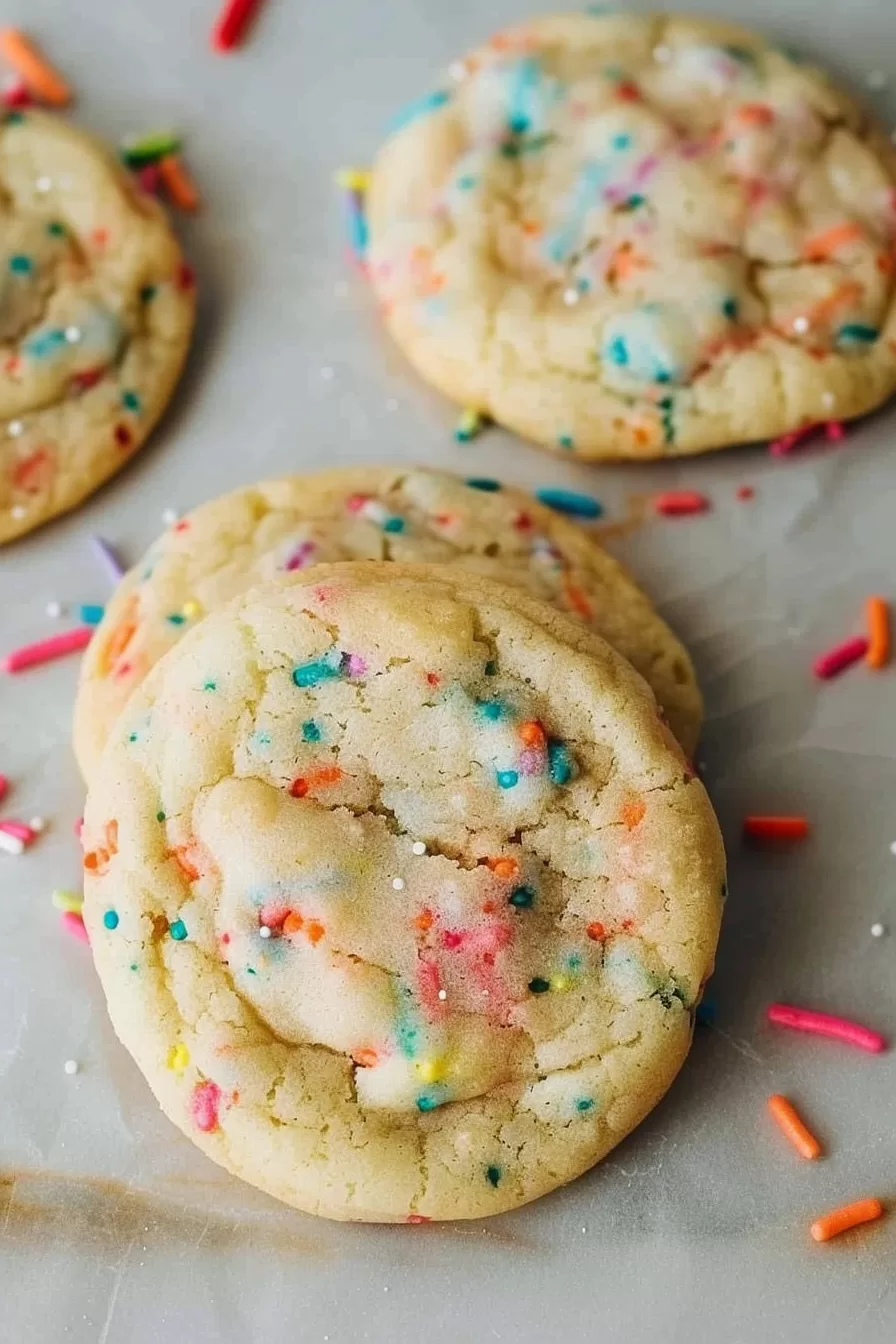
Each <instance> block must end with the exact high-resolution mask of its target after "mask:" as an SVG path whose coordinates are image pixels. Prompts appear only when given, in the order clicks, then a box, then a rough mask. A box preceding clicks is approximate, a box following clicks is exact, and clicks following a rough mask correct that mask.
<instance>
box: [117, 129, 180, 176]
mask: <svg viewBox="0 0 896 1344" xmlns="http://www.w3.org/2000/svg"><path fill="white" fill-rule="evenodd" d="M180 147H181V141H180V136H178V135H175V134H174V132H173V131H151V132H150V133H149V134H148V135H141V136H133V137H131V138H130V139H128V140H125V141H123V142H122V146H121V157H122V159H123V160H124V162H125V163H126V164H127V166H128V167H129V168H144V167H145V166H146V165H147V164H148V163H155V162H156V161H157V160H158V159H162V158H164V157H165V155H166V154H176V153H177V152H178V150H179V149H180Z"/></svg>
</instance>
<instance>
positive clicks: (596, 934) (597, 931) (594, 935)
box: [585, 919, 607, 943]
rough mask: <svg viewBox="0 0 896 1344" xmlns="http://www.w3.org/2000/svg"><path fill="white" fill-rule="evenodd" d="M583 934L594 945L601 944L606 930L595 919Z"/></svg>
mask: <svg viewBox="0 0 896 1344" xmlns="http://www.w3.org/2000/svg"><path fill="white" fill-rule="evenodd" d="M585 932H586V933H587V935H588V937H589V938H591V939H592V940H593V941H594V942H595V943H602V942H603V940H604V939H605V938H606V936H607V930H606V928H605V927H604V925H603V924H601V922H600V920H597V919H596V920H594V921H593V923H591V924H589V925H588V927H587V929H586V930H585Z"/></svg>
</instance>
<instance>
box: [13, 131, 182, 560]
mask: <svg viewBox="0 0 896 1344" xmlns="http://www.w3.org/2000/svg"><path fill="white" fill-rule="evenodd" d="M194 309H195V293H194V285H193V278H192V273H191V272H190V270H189V268H188V267H187V266H186V265H185V264H184V262H183V258H182V256H181V252H180V249H179V247H178V245H177V243H176V241H175V239H174V236H173V234H172V233H171V230H170V228H169V226H168V224H167V222H166V220H165V217H164V214H163V212H162V210H161V207H160V206H159V205H158V204H157V203H156V201H154V200H153V199H152V198H151V197H150V196H147V195H145V194H144V193H142V192H141V191H139V189H138V188H137V186H136V184H135V183H134V182H133V181H132V180H131V179H130V177H129V176H128V175H127V174H126V173H125V172H124V170H123V169H122V168H121V167H120V165H118V164H117V163H116V162H115V161H114V159H113V158H112V157H111V155H110V154H109V153H108V152H107V151H106V150H105V149H104V148H103V147H102V146H101V145H100V144H99V143H98V142H97V141H95V140H93V139H92V138H91V137H90V136H88V135H85V134H84V133H83V132H82V131H79V130H76V129H75V128H74V127H72V126H69V125H67V124H66V123H65V122H63V121H59V120H57V119H56V118H54V117H52V116H49V115H47V114H45V113H41V112H36V111H31V110H28V111H26V112H10V113H7V114H6V116H5V117H4V118H3V121H2V125H0V542H3V541H8V540H10V539H11V538H13V537H16V536H19V535H20V534H22V533H24V532H28V531H30V529H31V528H33V527H37V526H38V524H40V523H43V522H45V521H46V520H47V519H48V518H52V517H54V516H55V515H56V514H59V513H64V512H65V511H66V510H67V509H71V508H74V506H75V505H76V504H78V503H80V501H81V500H82V499H83V498H84V497H85V496H86V495H88V494H90V493H91V491H93V490H95V489H96V488H97V486H99V485H100V484H102V482H103V481H105V480H106V479H107V478H108V477H109V476H111V475H113V474H114V473H115V472H116V471H118V470H119V469H120V468H121V467H123V466H124V465H125V463H127V462H128V461H129V460H130V458H131V456H132V455H133V453H134V452H135V451H136V450H137V449H138V448H139V447H140V446H141V444H142V443H143V441H144V440H145V438H146V437H147V435H148V434H149V432H150V430H151V429H152V428H153V426H154V425H155V423H156V421H157V420H158V419H159V416H160V415H161V414H162V412H163V410H164V409H165V406H166V405H167V403H168V400H169V398H170V396H171V394H172V392H173V390H174V386H175V383H176V382H177V378H178V375H179V373H180V370H181V366H182V365H183V362H184V359H185V357H186V353H187V346H188V344H189V339H190V333H191V331H192V329H193V318H194Z"/></svg>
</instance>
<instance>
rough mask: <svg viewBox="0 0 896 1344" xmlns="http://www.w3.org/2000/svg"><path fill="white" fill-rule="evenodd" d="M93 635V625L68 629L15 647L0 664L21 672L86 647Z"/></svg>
mask: <svg viewBox="0 0 896 1344" xmlns="http://www.w3.org/2000/svg"><path fill="white" fill-rule="evenodd" d="M92 635H93V627H92V626H90V625H79V626H76V628H75V629H74V630H66V631H65V633H64V634H62V635H53V636H52V638H51V639H40V640H38V642H37V643H36V644H25V645H24V646H23V647H22V648H21V649H13V651H12V653H8V654H7V655H6V657H5V658H4V659H3V662H2V664H0V666H2V668H3V670H4V672H21V671H22V670H23V669H24V668H26V667H36V666H37V665H38V664H39V663H48V662H50V661H51V659H53V658H61V657H62V656H63V654H66V653H76V652H77V651H78V650H79V649H85V648H86V647H87V645H88V644H89V643H90V640H91V637H92Z"/></svg>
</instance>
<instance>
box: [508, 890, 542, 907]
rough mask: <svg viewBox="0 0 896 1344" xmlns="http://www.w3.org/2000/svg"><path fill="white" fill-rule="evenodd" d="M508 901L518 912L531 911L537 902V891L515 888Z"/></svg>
mask: <svg viewBox="0 0 896 1344" xmlns="http://www.w3.org/2000/svg"><path fill="white" fill-rule="evenodd" d="M507 900H508V903H509V904H510V905H512V906H515V907H516V909H517V910H530V909H531V908H532V905H533V903H534V901H535V891H534V890H533V888H532V887H527V886H522V887H514V889H513V891H512V892H511V893H510V895H509V896H508V897H507Z"/></svg>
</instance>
